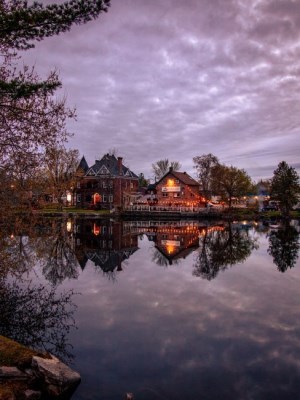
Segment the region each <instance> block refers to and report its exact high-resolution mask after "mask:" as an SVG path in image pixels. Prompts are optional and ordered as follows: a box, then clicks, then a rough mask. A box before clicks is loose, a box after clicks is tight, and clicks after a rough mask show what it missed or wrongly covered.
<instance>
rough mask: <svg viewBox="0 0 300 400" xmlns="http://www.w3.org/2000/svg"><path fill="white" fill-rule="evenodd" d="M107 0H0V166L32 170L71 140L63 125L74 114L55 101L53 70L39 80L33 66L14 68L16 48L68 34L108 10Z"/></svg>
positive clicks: (58, 85) (55, 81)
mask: <svg viewBox="0 0 300 400" xmlns="http://www.w3.org/2000/svg"><path fill="white" fill-rule="evenodd" d="M109 5H110V1H109V0H85V1H82V0H70V1H65V2H64V3H62V4H49V5H46V6H44V5H42V4H41V3H38V2H34V3H33V4H32V5H28V2H27V1H25V0H0V57H1V65H0V167H4V168H6V170H12V169H13V168H14V167H15V166H16V165H17V164H18V163H20V162H21V163H22V165H25V163H26V164H27V165H28V166H30V165H31V163H32V161H33V159H35V162H38V160H39V157H40V155H41V152H42V151H43V150H44V149H45V148H48V147H53V146H55V145H57V143H63V142H65V141H66V140H67V138H68V137H69V134H68V132H67V131H66V121H67V119H68V118H74V116H75V112H74V110H70V109H69V108H67V107H66V101H65V99H62V100H56V99H55V98H54V93H55V89H57V88H58V87H60V86H61V83H60V82H59V79H58V75H57V73H56V72H55V71H53V72H51V73H50V74H49V76H48V77H47V78H46V79H45V80H41V79H40V78H39V76H38V75H37V74H36V72H35V71H34V68H28V67H27V66H25V67H24V69H23V70H21V71H20V70H19V68H16V66H17V64H16V62H17V61H18V58H17V53H16V51H18V50H26V49H29V48H32V47H34V42H35V41H41V40H43V39H44V38H46V37H49V36H53V35H58V34H60V33H62V32H66V31H68V30H69V29H70V28H71V26H73V25H79V24H83V23H86V22H88V21H90V20H92V19H95V18H97V17H98V16H99V15H100V13H102V12H106V11H107V10H108V7H109Z"/></svg>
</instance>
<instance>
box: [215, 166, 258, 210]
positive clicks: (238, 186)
mask: <svg viewBox="0 0 300 400" xmlns="http://www.w3.org/2000/svg"><path fill="white" fill-rule="evenodd" d="M212 190H213V191H214V192H215V193H217V194H219V195H221V196H222V198H223V199H224V201H226V202H228V206H229V207H231V205H232V200H233V198H235V197H236V198H239V197H242V196H245V195H246V194H247V193H249V192H251V191H253V183H252V181H251V178H250V177H249V176H248V174H247V173H246V171H245V170H243V169H238V168H236V167H233V166H230V167H227V166H226V165H222V164H219V165H216V166H215V167H214V168H213V170H212Z"/></svg>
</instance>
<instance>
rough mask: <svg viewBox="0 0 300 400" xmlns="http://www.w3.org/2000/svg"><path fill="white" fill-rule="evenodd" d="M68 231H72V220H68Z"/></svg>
mask: <svg viewBox="0 0 300 400" xmlns="http://www.w3.org/2000/svg"><path fill="white" fill-rule="evenodd" d="M67 231H68V232H72V221H67Z"/></svg>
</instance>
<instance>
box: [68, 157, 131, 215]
mask: <svg viewBox="0 0 300 400" xmlns="http://www.w3.org/2000/svg"><path fill="white" fill-rule="evenodd" d="M137 191H138V176H137V175H136V174H134V173H133V172H132V171H131V170H130V169H129V168H127V167H125V165H123V162H122V157H118V158H116V157H115V156H114V155H110V154H105V155H104V156H103V157H102V159H101V160H96V162H95V164H94V165H92V166H91V167H89V166H88V164H87V162H86V160H85V158H84V157H83V158H82V160H81V161H80V164H79V166H78V170H77V183H76V188H75V189H74V203H75V205H76V206H77V207H81V208H95V209H111V208H113V207H122V206H124V205H128V204H130V203H131V202H132V201H133V199H134V197H135V195H136V193H137Z"/></svg>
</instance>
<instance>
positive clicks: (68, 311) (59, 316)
mask: <svg viewBox="0 0 300 400" xmlns="http://www.w3.org/2000/svg"><path fill="white" fill-rule="evenodd" d="M73 295H74V294H73V292H72V291H68V292H63V293H61V294H58V293H56V290H55V289H54V288H50V289H49V288H47V287H45V286H43V285H33V284H32V283H27V284H24V282H23V285H22V282H16V281H13V282H7V281H1V283H0V334H1V335H4V336H7V337H9V338H11V339H14V340H16V341H18V342H19V343H22V344H24V345H26V346H30V347H32V348H36V349H40V350H45V351H49V352H51V353H52V354H54V355H56V356H57V357H59V358H60V359H62V360H65V361H70V360H71V359H72V353H71V351H70V350H71V346H70V345H69V344H68V339H67V336H68V333H69V331H70V329H71V328H72V327H75V323H74V319H73V314H74V311H75V308H76V307H75V304H74V302H73Z"/></svg>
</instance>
